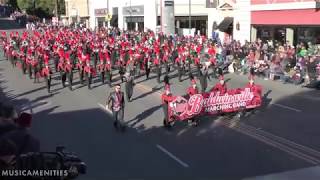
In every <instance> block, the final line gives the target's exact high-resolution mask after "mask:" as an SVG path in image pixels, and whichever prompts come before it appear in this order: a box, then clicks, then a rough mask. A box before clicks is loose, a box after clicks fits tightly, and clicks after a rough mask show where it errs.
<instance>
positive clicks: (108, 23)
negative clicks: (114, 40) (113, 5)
mask: <svg viewBox="0 0 320 180" xmlns="http://www.w3.org/2000/svg"><path fill="white" fill-rule="evenodd" d="M109 14H110V12H109V0H107V15H109ZM110 24H111V23H110V20H108V22H107V27H108V28H109V27H110V26H109V25H110Z"/></svg>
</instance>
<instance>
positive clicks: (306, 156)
mask: <svg viewBox="0 0 320 180" xmlns="http://www.w3.org/2000/svg"><path fill="white" fill-rule="evenodd" d="M222 125H223V126H226V127H227V128H230V129H233V130H235V131H238V132H239V133H242V134H245V135H248V136H250V137H252V138H254V139H256V140H258V141H260V142H263V143H265V144H267V145H270V146H272V147H274V148H277V149H279V150H281V151H283V152H286V153H288V154H290V155H292V156H294V157H297V158H299V159H301V160H304V161H306V162H309V163H310V164H314V165H318V164H320V159H319V157H320V152H318V151H316V150H314V149H311V148H309V147H306V146H303V145H300V144H297V143H295V142H293V141H290V140H287V139H285V138H282V137H279V136H276V135H274V134H271V133H269V132H266V131H263V130H258V129H256V128H255V127H253V126H250V125H247V124H244V123H241V122H240V121H239V120H233V119H231V118H228V117H226V118H224V121H222Z"/></svg>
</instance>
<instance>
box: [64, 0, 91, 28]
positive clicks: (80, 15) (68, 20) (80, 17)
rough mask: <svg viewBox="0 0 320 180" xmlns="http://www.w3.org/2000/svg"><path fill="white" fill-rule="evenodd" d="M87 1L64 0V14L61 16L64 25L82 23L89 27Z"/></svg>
mask: <svg viewBox="0 0 320 180" xmlns="http://www.w3.org/2000/svg"><path fill="white" fill-rule="evenodd" d="M89 4H90V2H89V0H65V7H66V14H65V15H64V16H62V17H61V18H62V20H63V21H64V24H65V25H68V24H74V23H82V24H84V25H85V26H86V27H89V26H90V22H89V19H90V15H89Z"/></svg>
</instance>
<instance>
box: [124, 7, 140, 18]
mask: <svg viewBox="0 0 320 180" xmlns="http://www.w3.org/2000/svg"><path fill="white" fill-rule="evenodd" d="M122 13H123V15H124V16H135V15H143V14H144V6H143V5H142V6H131V7H124V8H123V9H122Z"/></svg>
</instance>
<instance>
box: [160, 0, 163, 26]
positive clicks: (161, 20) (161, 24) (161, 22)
mask: <svg viewBox="0 0 320 180" xmlns="http://www.w3.org/2000/svg"><path fill="white" fill-rule="evenodd" d="M160 26H161V30H160V31H161V32H163V19H162V0H160Z"/></svg>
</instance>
